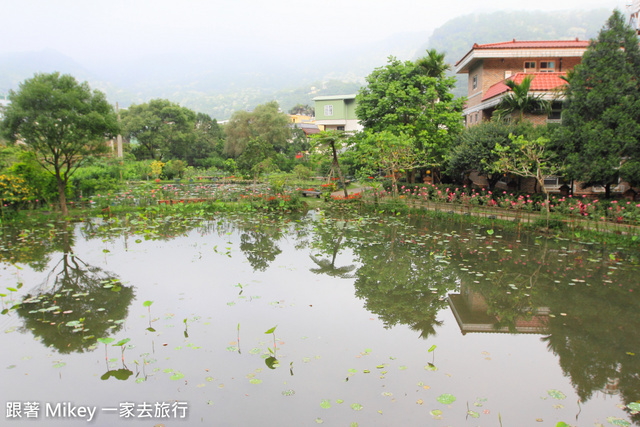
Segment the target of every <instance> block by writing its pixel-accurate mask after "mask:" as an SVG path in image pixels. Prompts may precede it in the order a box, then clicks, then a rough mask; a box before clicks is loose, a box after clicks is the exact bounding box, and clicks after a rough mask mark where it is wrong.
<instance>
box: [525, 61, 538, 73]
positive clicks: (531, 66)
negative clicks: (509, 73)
mask: <svg viewBox="0 0 640 427" xmlns="http://www.w3.org/2000/svg"><path fill="white" fill-rule="evenodd" d="M534 71H536V62H535V61H525V63H524V72H525V73H529V72H534Z"/></svg>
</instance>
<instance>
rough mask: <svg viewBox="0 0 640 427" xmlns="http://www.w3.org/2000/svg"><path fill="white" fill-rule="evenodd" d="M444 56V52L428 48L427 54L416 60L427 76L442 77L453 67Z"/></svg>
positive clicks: (420, 69) (419, 68) (421, 70)
mask: <svg viewBox="0 0 640 427" xmlns="http://www.w3.org/2000/svg"><path fill="white" fill-rule="evenodd" d="M444 56H445V54H444V53H439V52H438V51H436V50H435V49H428V50H427V56H423V57H422V58H420V59H418V60H416V66H417V67H418V70H419V71H420V72H421V73H423V74H425V75H426V76H427V77H441V76H442V75H443V74H444V73H445V72H447V71H449V70H450V69H451V66H450V65H449V64H447V63H446V62H444Z"/></svg>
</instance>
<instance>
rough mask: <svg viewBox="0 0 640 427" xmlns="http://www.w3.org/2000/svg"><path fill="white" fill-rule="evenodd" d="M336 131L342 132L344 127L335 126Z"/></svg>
mask: <svg viewBox="0 0 640 427" xmlns="http://www.w3.org/2000/svg"><path fill="white" fill-rule="evenodd" d="M336 130H344V126H337V127H336Z"/></svg>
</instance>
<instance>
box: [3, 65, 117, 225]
mask: <svg viewBox="0 0 640 427" xmlns="http://www.w3.org/2000/svg"><path fill="white" fill-rule="evenodd" d="M9 97H10V99H11V103H10V104H9V105H8V106H7V107H6V109H5V111H4V119H3V121H2V129H3V132H4V133H5V135H6V136H7V137H8V138H9V139H10V140H13V141H15V140H19V141H21V142H23V143H24V144H25V145H26V147H27V148H28V149H29V150H31V151H33V152H34V153H35V155H36V158H37V160H38V162H39V163H40V164H41V165H42V166H43V167H44V168H45V169H46V170H47V171H48V172H49V173H51V174H52V175H53V176H54V177H55V179H56V183H57V188H58V197H59V201H60V209H61V211H62V213H63V214H64V215H66V214H67V201H66V195H65V192H66V188H67V183H68V182H69V178H70V177H71V176H72V175H73V173H74V172H75V171H76V170H77V169H78V167H79V166H80V165H81V163H82V160H83V159H85V158H86V157H87V156H90V155H93V154H97V153H100V152H103V151H104V150H106V148H107V147H106V143H105V138H106V137H108V136H111V135H113V134H115V133H117V130H118V123H117V120H116V115H115V113H114V111H113V107H112V106H111V105H110V104H109V103H108V102H107V100H106V97H105V95H104V93H102V92H100V91H97V90H93V91H92V90H91V88H90V87H89V84H88V83H86V82H84V83H79V82H78V81H77V80H76V79H75V78H74V77H72V76H70V75H68V74H64V75H60V73H57V72H55V73H50V74H46V73H43V74H36V75H35V76H34V77H32V78H30V79H27V80H25V81H24V82H23V83H21V84H20V87H19V89H18V91H11V92H10V94H9Z"/></svg>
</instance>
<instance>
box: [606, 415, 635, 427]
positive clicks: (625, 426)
mask: <svg viewBox="0 0 640 427" xmlns="http://www.w3.org/2000/svg"><path fill="white" fill-rule="evenodd" d="M607 421H609V422H610V423H611V424H613V425H614V426H622V427H628V426H630V425H631V423H630V422H629V421H627V420H623V419H622V418H618V417H607Z"/></svg>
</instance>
